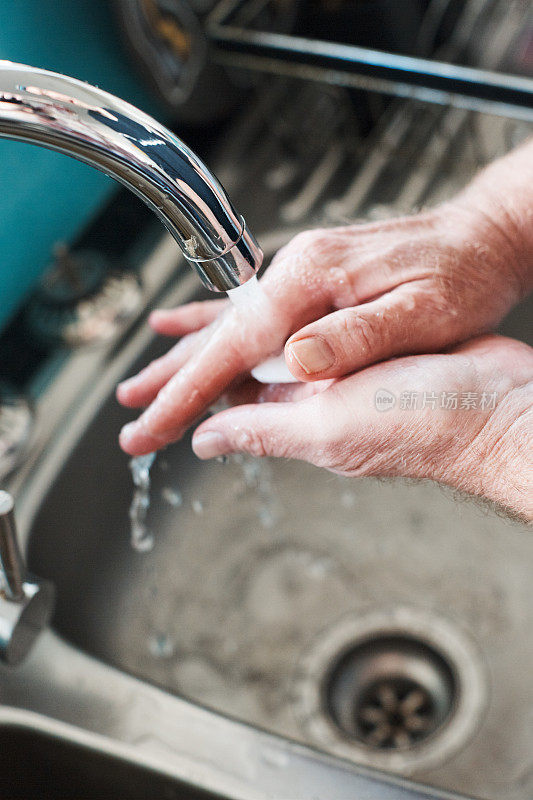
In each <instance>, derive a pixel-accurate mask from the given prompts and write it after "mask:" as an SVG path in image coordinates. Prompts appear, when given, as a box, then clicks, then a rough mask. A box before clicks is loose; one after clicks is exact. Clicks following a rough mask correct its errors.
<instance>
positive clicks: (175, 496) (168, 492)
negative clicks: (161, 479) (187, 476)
mask: <svg viewBox="0 0 533 800" xmlns="http://www.w3.org/2000/svg"><path fill="white" fill-rule="evenodd" d="M161 497H162V498H163V500H164V501H165V502H166V503H168V504H169V506H173V507H174V508H178V507H179V506H181V504H182V503H183V496H182V494H181V492H180V491H179V489H173V488H172V487H171V486H164V487H163V488H162V489H161Z"/></svg>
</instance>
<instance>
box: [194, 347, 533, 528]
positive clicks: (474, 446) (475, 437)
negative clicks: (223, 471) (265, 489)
mask: <svg viewBox="0 0 533 800" xmlns="http://www.w3.org/2000/svg"><path fill="white" fill-rule="evenodd" d="M231 400H232V402H233V403H236V404H237V405H235V406H234V407H232V408H230V409H228V410H226V411H222V412H220V413H218V414H216V415H215V416H213V417H211V418H209V419H208V420H206V421H205V422H203V423H202V424H201V425H200V426H199V427H198V429H197V430H196V432H195V434H194V438H193V449H194V450H195V452H196V454H197V455H198V456H199V457H200V458H213V457H215V456H219V455H223V454H228V453H234V452H243V453H250V454H251V455H253V456H258V457H261V456H277V457H283V458H297V459H301V460H304V461H308V462H310V463H312V464H315V465H317V466H319V467H324V468H326V469H328V470H331V471H332V472H335V473H338V474H341V475H348V476H370V475H373V476H403V477H412V478H430V479H432V480H436V481H439V482H442V483H444V484H448V485H450V486H453V487H455V488H458V489H461V490H463V491H466V492H468V493H470V494H475V495H479V496H482V497H485V498H489V499H490V500H492V501H494V502H495V503H497V504H498V505H500V506H502V507H504V508H505V509H507V510H510V511H512V512H513V513H515V514H517V515H518V516H520V517H521V518H525V519H529V520H531V519H533V349H532V348H530V347H528V346H527V345H525V344H522V343H520V342H516V341H514V340H512V339H506V338H503V337H497V336H483V337H479V338H477V339H474V340H472V341H470V342H468V343H466V344H464V345H461V346H460V347H458V348H456V349H454V350H453V351H451V352H449V353H445V354H444V353H443V354H439V355H425V356H411V357H406V358H400V359H396V360H393V361H389V362H387V363H384V364H378V365H375V366H372V367H368V368H367V369H364V370H362V371H361V372H358V373H357V374H355V375H351V376H349V377H345V378H342V379H339V380H332V381H320V382H316V383H313V384H309V383H307V384H293V385H289V386H281V385H271V386H261V385H260V384H257V383H255V382H253V381H249V382H248V383H247V384H245V385H243V386H241V387H240V388H239V389H238V390H235V391H234V392H233V393H232V396H231Z"/></svg>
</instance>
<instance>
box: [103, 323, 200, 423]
mask: <svg viewBox="0 0 533 800" xmlns="http://www.w3.org/2000/svg"><path fill="white" fill-rule="evenodd" d="M209 335H210V332H209V333H208V332H207V329H204V330H202V331H198V332H196V333H191V334H189V335H188V336H185V337H184V338H183V339H180V341H179V342H178V343H177V344H176V345H174V347H172V348H171V349H170V350H169V351H168V353H165V355H164V356H161V358H156V359H155V360H154V361H152V362H151V363H150V364H148V366H147V367H145V368H144V369H142V370H141V371H140V372H138V373H137V375H134V376H133V377H132V378H128V379H127V380H125V381H122V383H119V385H118V386H117V392H116V394H117V400H118V401H119V403H121V404H122V405H123V406H127V407H128V408H144V407H146V406H148V405H149V404H150V403H151V402H152V401H153V399H154V398H155V397H156V396H157V393H158V392H159V391H160V390H161V389H162V387H163V386H164V385H165V384H166V383H167V381H169V380H170V378H171V377H172V376H173V375H175V374H176V372H177V371H178V370H179V369H180V368H181V367H182V366H183V365H184V364H185V363H186V362H187V361H188V359H189V358H190V357H191V356H192V355H193V353H195V352H196V351H197V349H198V348H199V347H201V346H202V342H203V341H205V340H206V339H207V338H208V336H209Z"/></svg>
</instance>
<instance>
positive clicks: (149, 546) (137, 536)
mask: <svg viewBox="0 0 533 800" xmlns="http://www.w3.org/2000/svg"><path fill="white" fill-rule="evenodd" d="M155 455H156V454H155V453H147V455H145V456H136V458H132V459H131V461H130V470H131V476H132V478H133V483H134V486H135V489H134V492H133V498H132V501H131V505H130V523H131V532H130V536H131V546H132V547H133V549H134V550H136V551H137V552H138V553H148V552H150V550H153V547H154V534H153V533H152V531H151V530H150V528H149V527H148V525H147V524H146V515H147V514H148V509H149V508H150V467H151V466H152V464H153V463H154V461H155Z"/></svg>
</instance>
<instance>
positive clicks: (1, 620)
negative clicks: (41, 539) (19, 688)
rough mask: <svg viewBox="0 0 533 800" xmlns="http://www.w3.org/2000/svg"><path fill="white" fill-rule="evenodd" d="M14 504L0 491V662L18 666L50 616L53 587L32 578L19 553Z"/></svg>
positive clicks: (6, 493)
mask: <svg viewBox="0 0 533 800" xmlns="http://www.w3.org/2000/svg"><path fill="white" fill-rule="evenodd" d="M14 509H15V503H14V500H13V497H12V496H11V495H10V494H9V492H5V491H2V490H0V659H2V661H5V662H7V663H9V664H18V663H19V662H20V661H22V659H23V658H24V657H25V655H26V654H27V653H28V651H29V650H30V648H31V647H32V645H33V643H34V641H35V639H36V638H37V635H38V634H39V633H40V631H41V630H42V628H44V627H45V626H46V625H47V624H48V621H49V619H50V617H51V615H52V611H53V607H54V588H53V586H52V584H51V583H49V582H48V581H42V580H40V579H37V578H35V577H34V576H33V575H31V574H30V573H29V572H28V571H27V570H26V567H25V564H24V561H23V560H22V555H21V553H20V550H19V546H18V540H17V531H16V525H15V514H14Z"/></svg>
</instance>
